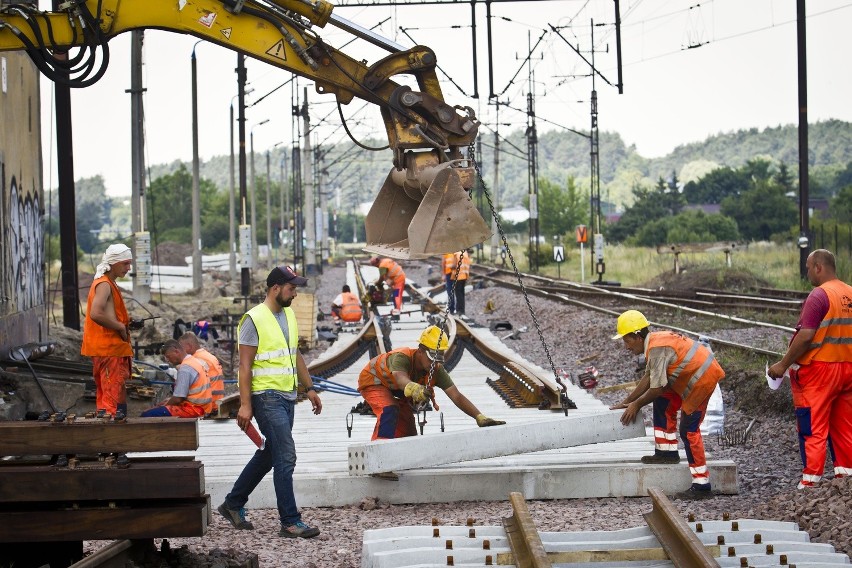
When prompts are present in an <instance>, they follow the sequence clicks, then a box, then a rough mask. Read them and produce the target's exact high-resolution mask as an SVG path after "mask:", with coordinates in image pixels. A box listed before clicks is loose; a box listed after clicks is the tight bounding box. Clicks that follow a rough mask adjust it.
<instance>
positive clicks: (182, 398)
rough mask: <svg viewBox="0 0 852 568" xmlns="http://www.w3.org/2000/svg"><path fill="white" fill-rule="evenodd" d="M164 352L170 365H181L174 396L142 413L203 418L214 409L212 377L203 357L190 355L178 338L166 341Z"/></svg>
mask: <svg viewBox="0 0 852 568" xmlns="http://www.w3.org/2000/svg"><path fill="white" fill-rule="evenodd" d="M160 354H161V355H162V356H163V358H164V359H165V360H166V361H168V362H169V364H170V365H172V366H174V367H177V377H175V385H174V387H173V388H172V396H171V397H169V398H168V400H166V401H165V402H163V403H162V404H161V405H159V406H155V407H154V408H149V409H148V410H146V411H145V412H143V413H142V416H143V417H144V418H151V417H154V416H177V417H180V418H203V417H204V416H205V415H206V414H209V413H210V412H212V410H213V395H212V394H211V392H210V391H211V389H210V379H209V378H208V377H207V371H205V370H204V367H203V366H202V364H201V360H200V359H196V358H195V357H193V356H192V355H189V354H188V353H187V352H186V351H184V350H183V347H181V345H180V342H178V340H176V339H169V340H168V341H166V342H165V343H163V347H162V349H160Z"/></svg>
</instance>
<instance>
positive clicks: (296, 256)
mask: <svg viewBox="0 0 852 568" xmlns="http://www.w3.org/2000/svg"><path fill="white" fill-rule="evenodd" d="M295 108H296V109H297V110H298V105H297V106H296V107H295ZM292 158H293V159H292V162H293V166H292V168H291V171H292V172H293V265H294V266H296V267H298V266H299V264H300V261H301V269H302V270H303V271H304V268H305V262H306V261H305V248H304V246H303V245H304V242H303V241H302V233H303V232H304V227H305V216H304V214H303V210H302V149H301V147H300V146H299V142H298V137H297V138H296V144H294V145H293V155H292Z"/></svg>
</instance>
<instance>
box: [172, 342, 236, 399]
mask: <svg viewBox="0 0 852 568" xmlns="http://www.w3.org/2000/svg"><path fill="white" fill-rule="evenodd" d="M178 342H179V343H180V346H181V347H183V350H184V351H186V352H187V354H189V355H192V356H193V357H195V358H196V359H198V360H200V361H201V366H202V367H204V370H205V371H207V376H208V378H209V379H210V389H211V393H210V394H211V395H212V397H213V408H214V409H215V408H216V403H217V402H218V401H220V400H222V397H224V396H225V371H223V370H222V363H220V362H219V359H218V358H217V357H216V356H215V355H213V354H212V353H210V352H209V351H208V350H206V349H204V348H203V347H201V344H200V343H199V342H198V336H196V335H195V333H193V332H191V331H187V332H186V333H184V334H183V335H181V336H180V338H179V339H178Z"/></svg>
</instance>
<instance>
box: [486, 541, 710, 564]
mask: <svg viewBox="0 0 852 568" xmlns="http://www.w3.org/2000/svg"><path fill="white" fill-rule="evenodd" d="M705 548H707V551H708V552H709V553H710V554H712V555H713V556H714V557H716V558H718V557H719V556H720V554H721V550H720V547H719V545H718V544H708V545H706V546H705ZM547 559H548V560H550V562H551V563H553V564H579V563H581V562H584V563H585V562H642V561H649V560H669V555H668V554H666V551H665V550H663V549H662V548H613V549H610V550H564V551H561V552H548V553H547ZM497 565H498V566H514V565H515V555H514V554H513V553H511V552H498V553H497Z"/></svg>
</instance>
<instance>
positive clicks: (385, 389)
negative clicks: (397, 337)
mask: <svg viewBox="0 0 852 568" xmlns="http://www.w3.org/2000/svg"><path fill="white" fill-rule="evenodd" d="M448 346H449V341H448V340H447V335H446V333H443V332H442V331H441V328H439V327H437V326H434V325H432V326H429V327H427V328H426V330H425V331H424V332H423V333H422V334H421V335H420V344H419V345H418V346H417V348H411V347H401V348H399V349H394V350H393V351H391V352H389V353H384V354H382V355H379V356H378V357H374V358H373V359H371V360H370V362H369V363H367V366H366V367H364V369H363V370H362V371H361V374H360V375H359V377H358V390H359V391H360V392H361V395H362V396H363V397H364V400H366V401H367V403H368V404H369V405H370V407H371V408H372V409H373V413H375V415H376V427H375V428H374V429H373V437H372V438H371V439H372V440H387V439H393V438H404V437H406V436H414V435H416V434H417V431H416V430H415V421H414V407H416V406H419V405H422V404H425V403H426V402H428V401H429V400H432V403H433V404H435V395H434V392H433V391H432V388H431V385H434V386H437V387H438V388H440V389H442V390H443V391H444V392H445V393H446V395H447V396H448V397H449V398H450V400H451V401H453V404H455V405H456V406H457V407H458V408H459V410H461V411H462V412H464V413H465V414H467V415H468V416H470V417H471V418H474V419H475V420H476V424H477V426H480V427H485V426H499V425H501V424H505V422H504V421H502V420H494V419H492V418H488V417H487V416H485V415H484V414H482V413H481V412H479V409H477V408H476V406H475V405H474V404H473V403H472V402H471V401H470V400H468V398H467V397H466V396H465V395H463V394H462V393H461V391H460V390H459V389H458V387H456V386H455V385H454V384H453V380H452V379H451V378H450V375H449V373H447V371H446V369H444V367H443V365H442V363H443V360H444V352H445V351H446V350H447V347H448ZM430 374H431V377H430ZM412 405H414V406H412ZM435 408H436V409H437V408H438V405H437V404H435Z"/></svg>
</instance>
